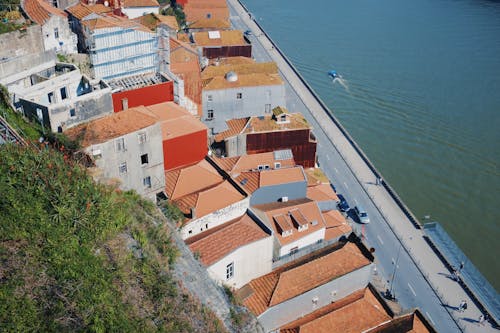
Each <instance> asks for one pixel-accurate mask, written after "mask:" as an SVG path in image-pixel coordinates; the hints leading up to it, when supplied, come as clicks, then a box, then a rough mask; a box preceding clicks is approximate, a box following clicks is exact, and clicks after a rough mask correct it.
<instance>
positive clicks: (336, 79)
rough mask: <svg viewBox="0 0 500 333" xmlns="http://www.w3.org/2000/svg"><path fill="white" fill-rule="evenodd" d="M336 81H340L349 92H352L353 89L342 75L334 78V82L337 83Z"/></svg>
mask: <svg viewBox="0 0 500 333" xmlns="http://www.w3.org/2000/svg"><path fill="white" fill-rule="evenodd" d="M335 82H337V83H339V84H340V85H341V86H342V87H344V89H345V90H346V91H347V92H348V93H351V91H350V90H349V85H348V84H347V81H346V80H344V79H343V78H342V77H341V76H337V77H336V78H334V79H333V80H332V83H333V84H335Z"/></svg>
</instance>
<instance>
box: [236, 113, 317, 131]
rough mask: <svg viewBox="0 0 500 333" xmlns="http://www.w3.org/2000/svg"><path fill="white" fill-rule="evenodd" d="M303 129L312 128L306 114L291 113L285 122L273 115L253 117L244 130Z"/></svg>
mask: <svg viewBox="0 0 500 333" xmlns="http://www.w3.org/2000/svg"><path fill="white" fill-rule="evenodd" d="M303 129H312V127H311V125H309V123H308V122H307V120H306V119H305V118H304V116H303V115H302V114H301V113H289V114H288V121H287V122H285V123H279V122H277V121H276V120H275V119H274V118H273V116H260V117H252V118H251V119H250V121H249V122H248V125H247V127H246V128H245V130H244V131H243V132H244V133H263V132H277V131H290V130H303Z"/></svg>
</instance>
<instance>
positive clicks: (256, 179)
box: [233, 172, 260, 194]
mask: <svg viewBox="0 0 500 333" xmlns="http://www.w3.org/2000/svg"><path fill="white" fill-rule="evenodd" d="M233 178H234V180H235V181H237V182H238V184H239V185H240V187H241V188H242V189H244V190H245V192H247V193H248V194H252V193H253V192H255V191H256V190H257V189H258V188H259V183H260V172H242V173H240V174H239V175H238V176H235V177H233Z"/></svg>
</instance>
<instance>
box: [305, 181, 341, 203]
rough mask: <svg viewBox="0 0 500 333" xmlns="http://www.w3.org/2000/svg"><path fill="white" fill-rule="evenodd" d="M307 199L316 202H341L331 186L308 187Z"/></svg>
mask: <svg viewBox="0 0 500 333" xmlns="http://www.w3.org/2000/svg"><path fill="white" fill-rule="evenodd" d="M307 197H308V198H309V199H311V200H314V201H330V200H332V201H339V198H338V197H337V194H336V193H335V192H334V191H333V189H332V187H331V186H330V184H319V185H315V186H309V187H307Z"/></svg>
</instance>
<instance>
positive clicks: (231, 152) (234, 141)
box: [225, 134, 247, 157]
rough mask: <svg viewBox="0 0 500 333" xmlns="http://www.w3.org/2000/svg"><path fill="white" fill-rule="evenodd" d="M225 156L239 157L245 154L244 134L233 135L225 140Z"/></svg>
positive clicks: (245, 137)
mask: <svg viewBox="0 0 500 333" xmlns="http://www.w3.org/2000/svg"><path fill="white" fill-rule="evenodd" d="M225 143H226V145H225V146H226V156H227V157H233V156H241V155H246V153H247V136H246V134H240V135H235V136H232V137H230V138H228V139H227V140H226V142H225Z"/></svg>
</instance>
